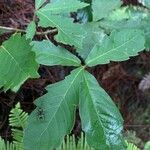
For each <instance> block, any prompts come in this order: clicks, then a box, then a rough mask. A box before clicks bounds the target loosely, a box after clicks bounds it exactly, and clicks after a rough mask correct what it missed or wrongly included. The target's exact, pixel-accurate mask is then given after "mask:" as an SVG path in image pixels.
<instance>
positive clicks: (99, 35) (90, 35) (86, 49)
mask: <svg viewBox="0 0 150 150" xmlns="http://www.w3.org/2000/svg"><path fill="white" fill-rule="evenodd" d="M84 29H85V31H86V32H87V34H86V36H85V38H84V39H83V48H81V49H79V48H78V49H77V52H78V53H79V55H80V56H81V57H82V58H84V59H85V58H86V57H87V56H88V54H89V53H90V51H91V50H92V48H93V47H94V45H95V44H98V43H99V44H100V43H101V42H102V41H103V38H104V37H105V34H104V32H103V30H101V29H100V28H99V27H98V23H96V22H92V23H87V24H85V25H84ZM91 39H92V40H91Z"/></svg>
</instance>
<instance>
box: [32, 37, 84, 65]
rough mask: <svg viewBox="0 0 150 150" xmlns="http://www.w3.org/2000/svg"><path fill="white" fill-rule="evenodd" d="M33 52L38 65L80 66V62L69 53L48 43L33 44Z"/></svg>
mask: <svg viewBox="0 0 150 150" xmlns="http://www.w3.org/2000/svg"><path fill="white" fill-rule="evenodd" d="M33 45H34V47H33V51H34V52H35V53H36V60H37V62H38V63H39V64H42V65H48V66H54V65H64V66H80V64H81V62H80V60H79V59H78V58H77V57H76V56H75V55H73V54H71V53H70V52H69V51H67V50H66V49H64V48H61V47H59V46H57V47H56V46H55V45H53V44H52V43H51V42H50V41H47V40H44V41H42V42H33Z"/></svg>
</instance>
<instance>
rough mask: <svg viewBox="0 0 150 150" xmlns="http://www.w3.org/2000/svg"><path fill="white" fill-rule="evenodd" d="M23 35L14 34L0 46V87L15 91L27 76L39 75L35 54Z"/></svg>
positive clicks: (35, 76) (34, 76)
mask: <svg viewBox="0 0 150 150" xmlns="http://www.w3.org/2000/svg"><path fill="white" fill-rule="evenodd" d="M31 49H32V47H31V46H30V41H28V40H26V38H25V36H21V35H20V34H15V35H12V36H11V37H10V39H8V40H7V41H5V42H4V43H3V44H2V46H1V47H0V52H1V53H0V64H1V67H0V87H3V88H4V90H5V91H7V90H8V89H11V90H13V91H17V90H18V89H19V87H20V86H21V85H22V84H23V83H24V82H25V81H26V80H27V79H28V78H37V77H39V75H38V73H37V70H38V67H39V66H38V64H37V63H36V62H35V54H34V52H32V51H31Z"/></svg>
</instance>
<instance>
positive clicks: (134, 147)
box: [126, 142, 140, 150]
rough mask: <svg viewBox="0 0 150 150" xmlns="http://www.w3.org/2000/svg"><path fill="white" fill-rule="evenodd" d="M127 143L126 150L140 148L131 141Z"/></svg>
mask: <svg viewBox="0 0 150 150" xmlns="http://www.w3.org/2000/svg"><path fill="white" fill-rule="evenodd" d="M126 143H127V150H140V149H139V148H138V147H137V146H136V145H134V144H133V143H128V142H126Z"/></svg>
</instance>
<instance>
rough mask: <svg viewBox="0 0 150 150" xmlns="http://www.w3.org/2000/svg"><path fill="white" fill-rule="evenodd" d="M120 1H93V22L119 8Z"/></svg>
mask: <svg viewBox="0 0 150 150" xmlns="http://www.w3.org/2000/svg"><path fill="white" fill-rule="evenodd" d="M121 4H122V3H121V0H93V2H92V9H93V20H95V21H97V20H100V19H102V18H105V17H107V16H108V15H109V13H111V11H112V10H114V9H116V8H119V7H120V6H121Z"/></svg>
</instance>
